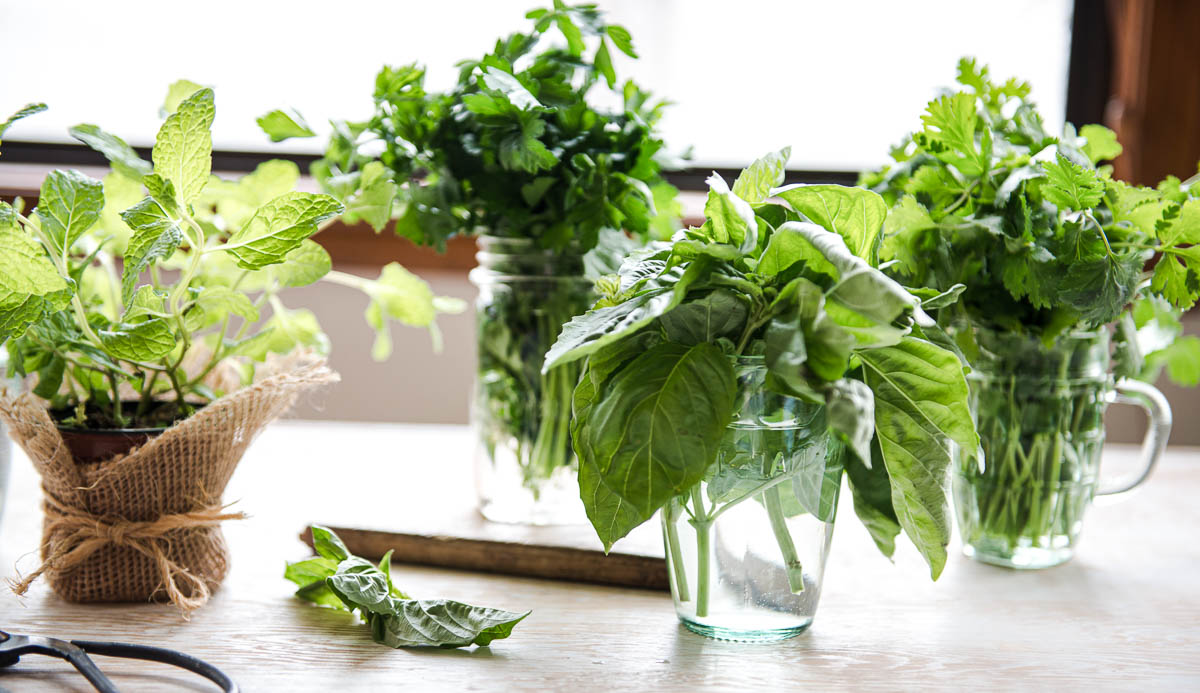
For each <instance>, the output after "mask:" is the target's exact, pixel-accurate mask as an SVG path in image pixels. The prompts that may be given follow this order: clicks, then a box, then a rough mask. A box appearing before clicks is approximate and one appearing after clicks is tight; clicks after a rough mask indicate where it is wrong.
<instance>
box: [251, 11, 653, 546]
mask: <svg viewBox="0 0 1200 693" xmlns="http://www.w3.org/2000/svg"><path fill="white" fill-rule="evenodd" d="M527 17H528V18H529V19H530V20H531V21H532V24H533V26H532V27H531V29H530V30H529V31H528V32H526V33H516V34H513V35H511V36H508V37H507V38H503V39H501V40H499V41H497V42H496V45H495V48H494V49H493V50H492V51H491V52H490V53H487V54H485V55H483V56H482V57H480V58H479V59H477V60H468V61H464V62H462V63H459V68H460V69H459V74H458V81H457V83H456V84H455V85H454V86H453V87H452V88H450V89H449V90H447V91H441V92H431V91H427V90H426V88H425V84H424V80H425V70H424V69H423V68H421V67H418V66H416V65H409V66H404V67H399V68H391V67H388V68H384V69H383V70H382V71H381V72H380V73H379V75H378V76H377V77H376V80H375V95H374V98H375V113H374V115H373V117H372V118H371V119H370V120H368V121H365V122H355V123H335V127H334V134H333V137H332V138H331V140H330V144H329V148H328V151H327V153H326V156H325V158H324V159H322V160H321V161H319V162H318V163H317V164H316V165H314V167H313V172H314V175H315V176H316V177H317V178H318V179H319V180H321V181H322V182H323V183H324V185H325V189H326V190H327V191H329V192H331V193H333V194H334V195H337V196H338V197H339V198H340V199H343V200H344V201H345V203H346V206H347V209H348V210H349V211H350V213H351V214H357V215H359V218H362V219H364V220H366V221H368V222H370V223H372V224H374V225H375V226H376V228H381V227H382V225H383V224H384V223H386V222H387V220H388V218H389V217H390V216H391V213H390V211H388V210H386V209H385V208H384V206H385V205H386V204H390V203H391V200H392V197H393V195H395V196H396V199H397V201H398V205H397V209H396V211H395V215H396V216H397V219H396V222H395V230H396V232H397V233H398V234H400V235H402V236H405V237H407V238H409V239H411V240H413V241H414V242H416V243H419V244H424V245H432V246H435V247H437V248H439V249H442V248H444V247H445V243H446V241H447V239H449V238H451V237H453V236H459V235H476V236H478V237H479V246H480V252H479V254H478V255H477V257H478V260H479V267H478V268H477V269H476V270H475V271H474V272H473V273H472V274H471V279H472V281H473V282H474V283H475V284H476V286H478V288H479V299H478V301H477V302H476V312H477V315H478V322H477V326H478V345H479V348H478V353H479V364H478V375H477V379H476V393H475V398H474V402H473V406H472V410H471V421H472V425H473V427H474V429H475V434H476V436H477V438H478V450H477V454H476V461H477V472H478V477H477V485H478V488H479V492H480V509H481V511H482V512H483V514H484V515H485V516H487V517H488V518H490V519H493V520H499V521H505V522H530V523H538V524H542V523H547V524H553V523H560V522H565V521H575V520H579V521H582V519H583V518H582V516H581V515H580V514H579V512H578V502H577V501H576V497H577V496H578V492H577V489H576V488H575V485H574V479H575V471H574V470H575V459H574V456H573V454H572V452H571V443H570V431H569V426H568V422H569V419H570V393H571V390H572V388H573V387H574V386H575V382H576V381H577V380H578V376H579V372H578V368H577V367H576V366H575V365H572V364H564V365H563V366H561V367H557V368H554V369H551V370H549V371H546V372H543V371H542V369H541V366H542V360H543V357H544V356H545V353H546V350H547V349H548V348H549V347H550V345H551V344H552V343H553V341H554V338H555V336H556V335H557V334H558V331H559V328H560V327H561V326H562V324H563V323H564V322H566V321H567V320H568V319H570V318H571V317H572V316H575V315H577V314H579V313H582V312H583V311H585V310H586V309H587V308H588V306H589V305H591V303H592V302H593V301H594V300H595V298H596V297H595V294H594V292H593V290H592V280H593V279H594V278H595V277H596V276H598V275H599V274H602V273H604V272H606V271H612V270H614V269H615V266H612V267H610V266H609V264H610V263H611V262H612V261H615V260H616V259H619V258H620V257H621V256H622V255H624V253H625V252H626V251H627V250H628V249H629V248H630V246H631V243H630V240H629V239H628V238H627V237H626V236H625V235H624V234H623V233H622V231H627V232H630V233H632V234H633V235H634V236H637V237H645V236H646V235H647V234H648V233H649V232H650V231H651V228H652V227H654V226H656V225H657V226H659V227H660V228H663V227H669V226H670V224H671V220H670V215H664V216H663V217H661V218H659V219H658V220H657V221H656V219H655V218H656V211H659V210H661V211H669V210H671V209H673V207H674V202H673V199H674V193H675V190H674V188H672V187H671V186H670V185H668V184H667V183H665V182H664V181H663V180H662V178H661V177H660V176H659V163H658V157H659V156H660V155H661V152H660V150H661V148H662V147H663V142H662V141H661V140H660V139H659V138H658V137H657V136H656V135H655V133H654V125H655V123H656V122H657V120H658V118H659V115H660V111H661V109H662V107H663V104H662V103H657V104H656V103H652V102H651V100H650V97H649V95H648V94H647V93H646V92H644V91H642V90H641V89H639V88H638V87H637V86H636V85H635V84H634V83H633V82H625V83H624V85H623V86H620V87H619V86H618V82H617V76H616V71H615V69H614V66H613V55H614V51H619V52H620V53H622V54H624V55H626V56H628V57H630V58H636V57H637V54H636V52H635V51H634V48H633V44H632V41H631V39H630V36H629V32H628V31H627V30H626V29H625V28H623V27H621V26H619V25H615V24H609V23H607V22H606V21H605V19H604V16H603V15H602V14H601V13H600V12H599V11H598V10H596V9H595V7H594V6H592V5H580V6H568V5H566V4H564V3H561V2H556V3H555V4H554V7H553V8H551V9H539V10H534V11H532V12H530V13H529V14H528V15H527ZM556 36H557V37H558V38H561V39H562V40H561V41H554V40H553V39H554V38H555V37H556ZM601 100H607V101H608V102H616V103H618V104H620V105H619V106H618V107H617V108H616V109H615V110H610V108H609V107H605V106H599V105H596V104H597V102H599V101H601ZM261 124H262V125H263V127H264V129H266V131H267V132H268V134H270V135H271V136H272V138H273V139H276V140H278V139H283V138H285V137H288V136H294V135H297V134H306V133H311V130H308V128H307V127H306V125H305V124H304V123H303V121H302V120H300V119H298V118H297V117H296V116H294V115H293V114H289V113H285V112H282V111H276V112H273V113H271V114H268V115H267V116H264V118H263V119H262V121H261ZM397 186H399V187H397ZM359 210H361V213H360V211H359ZM669 233H670V232H669V230H668V231H667V232H666V233H665V234H663V237H665V236H666V235H669Z"/></svg>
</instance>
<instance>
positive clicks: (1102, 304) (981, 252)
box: [861, 58, 1200, 565]
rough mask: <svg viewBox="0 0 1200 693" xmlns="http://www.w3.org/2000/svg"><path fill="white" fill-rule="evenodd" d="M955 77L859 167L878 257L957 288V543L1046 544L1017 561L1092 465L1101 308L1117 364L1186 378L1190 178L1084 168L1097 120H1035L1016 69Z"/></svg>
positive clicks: (1099, 135) (1104, 149)
mask: <svg viewBox="0 0 1200 693" xmlns="http://www.w3.org/2000/svg"><path fill="white" fill-rule="evenodd" d="M958 82H959V84H960V85H961V88H960V89H959V90H958V91H954V92H949V93H946V94H943V95H942V96H940V97H938V98H937V99H935V100H933V101H932V102H930V103H929V105H928V107H927V109H926V111H925V113H924V115H923V116H922V123H923V124H922V128H921V129H920V130H918V131H916V132H914V133H912V134H911V135H910V136H909V137H908V138H907V139H906V140H905V141H904V143H903V144H901V145H900V146H898V147H896V148H895V149H894V150H893V151H892V158H893V163H891V164H889V165H888V166H885V167H884V168H883V169H881V170H879V171H875V172H870V173H865V174H863V176H862V178H861V182H862V183H863V184H864V185H867V186H868V187H870V188H871V189H873V190H875V191H878V192H879V193H880V194H882V195H883V196H884V198H885V199H886V200H887V201H888V203H889V205H891V206H892V209H891V213H890V214H889V216H888V221H887V224H886V227H885V237H884V240H883V245H882V252H881V255H882V256H883V258H884V259H886V260H890V261H893V262H892V264H891V265H890V266H889V269H888V271H889V272H891V273H892V274H893V275H894V276H896V277H898V278H900V279H901V280H902V281H907V282H911V283H913V284H916V285H919V286H923V287H927V288H928V289H929V290H933V291H945V290H949V289H951V288H952V287H954V286H959V287H963V288H962V294H961V296H960V298H959V301H958V302H957V303H955V304H954V305H952V306H948V307H946V308H943V309H942V310H941V311H938V315H937V318H938V322H939V323H941V324H942V325H943V326H944V327H946V328H947V329H949V330H952V331H954V332H955V333H956V338H957V339H958V340H959V342H960V344H961V345H962V347H963V349H964V351H965V352H966V354H967V356H968V358H969V359H970V361H971V363H972V365H973V366H974V367H975V369H976V373H975V374H974V375H972V407H973V409H974V414H975V416H976V420H977V422H978V427H979V428H978V431H979V434H980V437H981V441H982V447H981V448H980V453H981V455H980V456H978V457H977V456H974V455H970V454H967V455H964V456H963V458H962V460H961V462H960V464H959V465H958V468H957V470H956V482H955V483H956V487H955V488H956V498H957V500H958V505H959V518H960V529H961V531H962V533H963V535H964V544H966V545H967V546H968V547H970V548H971V550H975V551H977V552H978V555H981V556H983V555H989V554H993V555H992V558H991V559H990V560H996V561H999V562H1003V563H1006V564H1012V565H1019V564H1020V561H1018V560H1017V559H1014V558H1013V556H1015V555H1016V553H1018V552H1020V551H1023V550H1025V549H1030V550H1032V551H1034V552H1037V551H1047V552H1048V553H1047V554H1046V556H1050V557H1049V558H1046V557H1045V556H1038V557H1033V558H1028V559H1020V560H1028V561H1030V562H1032V563H1033V564H1037V563H1045V562H1046V561H1053V562H1057V561H1060V560H1063V558H1061V556H1063V555H1069V553H1065V554H1064V553H1063V552H1064V550H1065V551H1067V552H1069V546H1070V543H1071V542H1073V541H1074V537H1075V535H1076V534H1077V533H1078V531H1079V526H1080V522H1081V519H1082V514H1083V510H1084V509H1085V508H1086V506H1087V504H1088V503H1089V502H1090V500H1091V496H1092V493H1093V491H1094V487H1095V483H1096V477H1097V475H1098V472H1097V468H1098V465H1099V445H1100V442H1101V441H1102V439H1103V424H1102V421H1103V413H1104V410H1105V408H1106V406H1107V404H1108V401H1109V399H1108V397H1107V396H1106V392H1107V389H1108V387H1109V385H1108V382H1107V379H1108V377H1109V376H1108V373H1107V368H1106V366H1107V365H1108V348H1107V345H1108V341H1107V338H1106V335H1104V334H1103V331H1104V330H1106V329H1107V326H1108V325H1109V324H1111V323H1115V324H1116V330H1115V336H1116V344H1117V347H1116V350H1115V358H1116V364H1115V368H1114V371H1115V374H1116V375H1117V376H1119V377H1121V376H1123V377H1133V378H1140V379H1144V380H1153V379H1154V378H1155V377H1156V376H1157V374H1158V372H1159V370H1161V368H1162V367H1163V366H1164V365H1165V366H1166V367H1167V372H1168V375H1169V376H1170V377H1171V378H1172V379H1174V380H1176V381H1177V382H1180V383H1184V384H1189V385H1195V384H1196V383H1197V382H1200V339H1198V338H1196V337H1191V336H1189V337H1180V332H1181V325H1180V320H1179V315H1180V311H1181V310H1183V309H1187V308H1190V307H1191V306H1192V305H1193V304H1195V302H1196V299H1197V297H1198V296H1200V245H1197V244H1198V243H1200V199H1196V193H1195V192H1193V191H1192V189H1194V188H1197V187H1198V186H1196V185H1194V184H1188V183H1181V182H1180V181H1179V180H1178V179H1176V178H1168V179H1167V180H1166V181H1164V182H1163V183H1162V184H1160V185H1159V186H1158V188H1157V189H1151V188H1146V187H1139V186H1134V185H1130V184H1127V183H1124V182H1121V181H1117V180H1113V179H1112V177H1111V167H1108V166H1098V164H1099V163H1100V162H1101V161H1104V160H1106V159H1112V158H1114V157H1116V156H1118V155H1119V154H1120V153H1121V145H1120V144H1119V143H1118V142H1117V141H1116V138H1115V136H1114V135H1113V133H1112V132H1111V131H1110V130H1108V129H1107V128H1104V127H1102V126H1099V125H1085V126H1083V127H1082V128H1080V129H1079V130H1078V132H1077V131H1076V130H1075V129H1074V128H1073V127H1072V126H1071V125H1069V124H1068V125H1067V126H1066V128H1065V129H1064V132H1063V134H1062V136H1060V137H1055V136H1053V135H1050V134H1049V133H1047V131H1046V129H1045V127H1044V124H1043V121H1042V118H1041V116H1040V115H1039V114H1038V112H1037V109H1036V106H1035V105H1034V103H1033V102H1032V101H1031V100H1030V99H1029V94H1030V87H1029V85H1028V84H1026V83H1024V82H1018V81H1017V80H1014V79H1010V80H1008V81H1007V82H1005V83H1004V84H997V83H995V82H993V81H992V80H991V79H990V77H989V74H988V69H987V68H986V67H982V66H978V65H977V64H976V63H975V61H974V60H972V59H966V58H964V59H963V60H961V61H959V64H958ZM1191 182H1192V183H1194V182H1195V179H1193V181H1191ZM1156 257H1157V258H1158V259H1157V260H1156V261H1155V260H1153V258H1156ZM1151 262H1153V264H1150V263H1151ZM1030 555H1031V556H1032V555H1033V554H1030ZM985 560H988V559H985ZM1027 564H1030V563H1027Z"/></svg>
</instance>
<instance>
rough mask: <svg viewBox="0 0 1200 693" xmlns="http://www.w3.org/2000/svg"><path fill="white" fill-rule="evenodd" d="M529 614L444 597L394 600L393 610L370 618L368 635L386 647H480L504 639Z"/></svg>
mask: <svg viewBox="0 0 1200 693" xmlns="http://www.w3.org/2000/svg"><path fill="white" fill-rule="evenodd" d="M529 614H530V612H528V611H526V612H524V613H516V612H513V611H502V610H500V609H489V608H486V607H482V606H471V605H470V604H463V603H462V602H454V601H449V600H446V599H434V600H415V599H407V600H397V601H396V602H395V611H394V613H390V614H386V615H380V616H376V617H374V618H372V619H371V635H372V636H373V637H374V638H375V641H376V642H378V643H382V644H384V645H388V646H389V647H420V646H434V647H445V648H451V647H466V646H467V645H480V646H483V645H488V644H490V643H491V642H492V641H493V640H501V639H503V638H507V637H508V636H509V635H511V634H512V630H513V628H514V627H515V626H516V625H517V624H518V623H520V622H521V620H522V619H524V618H525V617H526V616H528V615H529Z"/></svg>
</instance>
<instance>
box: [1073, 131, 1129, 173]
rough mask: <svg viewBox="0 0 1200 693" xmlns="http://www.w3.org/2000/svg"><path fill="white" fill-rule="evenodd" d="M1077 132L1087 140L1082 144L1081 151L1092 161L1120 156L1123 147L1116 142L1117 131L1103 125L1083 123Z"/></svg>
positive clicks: (1097, 161) (1096, 161)
mask: <svg viewBox="0 0 1200 693" xmlns="http://www.w3.org/2000/svg"><path fill="white" fill-rule="evenodd" d="M1079 134H1080V135H1081V136H1083V138H1084V139H1085V140H1087V142H1086V143H1085V144H1084V145H1083V153H1084V154H1086V155H1087V158H1088V159H1091V161H1092V163H1093V164H1095V163H1099V162H1101V161H1105V160H1108V159H1115V158H1117V157H1118V156H1121V152H1122V151H1123V149H1124V148H1123V147H1121V143H1120V142H1117V133H1115V132H1113V131H1112V130H1109V129H1108V128H1106V127H1104V126H1103V125H1084V126H1083V127H1081V128H1079Z"/></svg>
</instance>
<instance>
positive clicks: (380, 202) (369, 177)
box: [342, 161, 554, 231]
mask: <svg viewBox="0 0 1200 693" xmlns="http://www.w3.org/2000/svg"><path fill="white" fill-rule="evenodd" d="M549 180H550V181H551V182H553V180H554V179H553V178H551V179H549ZM397 191H398V187H397V186H396V184H395V182H393V181H392V179H391V174H390V173H389V172H388V170H387V167H385V166H384V165H383V164H382V163H381V162H378V161H372V162H370V163H368V164H367V165H366V166H363V169H362V171H361V173H360V178H359V183H358V189H357V190H355V191H354V194H352V195H350V196H349V197H348V198H346V199H345V200H343V201H344V202H345V204H346V211H345V212H343V214H342V219H343V220H344V221H345V222H346V223H347V224H352V223H354V222H355V221H358V220H362V221H365V222H367V223H368V224H370V225H371V228H373V229H375V230H376V231H382V230H383V229H384V227H386V226H387V224H388V222H389V221H391V220H392V203H393V202H394V201H395V199H396V193H397ZM534 204H535V203H530V206H533V205H534Z"/></svg>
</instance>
